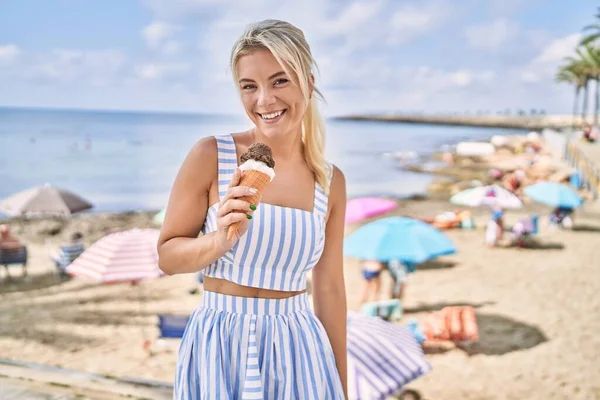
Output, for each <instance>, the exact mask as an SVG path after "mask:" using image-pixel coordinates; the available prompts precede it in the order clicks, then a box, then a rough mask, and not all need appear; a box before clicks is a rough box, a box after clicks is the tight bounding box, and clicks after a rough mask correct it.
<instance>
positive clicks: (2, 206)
mask: <svg viewBox="0 0 600 400" xmlns="http://www.w3.org/2000/svg"><path fill="white" fill-rule="evenodd" d="M92 207H93V206H92V204H91V203H90V202H88V201H87V200H85V199H83V198H81V197H80V196H78V195H76V194H75V193H72V192H70V191H68V190H65V189H60V188H57V187H54V186H52V185H50V184H48V183H47V184H45V185H42V186H37V187H34V188H31V189H27V190H24V191H22V192H19V193H16V194H14V195H12V196H10V197H7V198H6V199H4V200H2V201H0V211H2V212H4V213H5V214H8V215H13V216H14V215H25V214H55V215H71V214H73V213H76V212H79V211H83V210H88V209H90V208H92Z"/></svg>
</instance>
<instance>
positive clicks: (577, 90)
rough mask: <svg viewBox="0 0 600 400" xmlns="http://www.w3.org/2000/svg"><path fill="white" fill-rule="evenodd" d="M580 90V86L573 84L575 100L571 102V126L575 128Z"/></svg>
mask: <svg viewBox="0 0 600 400" xmlns="http://www.w3.org/2000/svg"><path fill="white" fill-rule="evenodd" d="M580 92H581V86H579V85H575V101H574V102H573V120H572V122H571V128H573V129H575V125H577V123H576V122H575V121H576V120H577V114H578V113H577V106H578V103H579V93H580Z"/></svg>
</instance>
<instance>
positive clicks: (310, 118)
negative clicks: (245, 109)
mask: <svg viewBox="0 0 600 400" xmlns="http://www.w3.org/2000/svg"><path fill="white" fill-rule="evenodd" d="M257 50H269V51H270V52H271V54H273V56H274V57H275V59H276V60H277V62H279V64H280V65H281V67H282V68H283V70H284V71H285V72H286V73H287V75H288V76H289V77H290V78H291V79H292V81H294V83H295V84H296V85H298V86H299V87H300V90H301V91H302V94H303V95H304V100H305V101H306V104H307V105H308V106H307V108H306V112H305V113H304V116H303V118H302V142H303V144H304V159H305V160H306V164H308V166H309V168H310V169H311V170H312V171H313V173H314V174H315V180H316V181H317V183H318V184H319V185H320V186H321V187H322V188H323V190H324V191H325V194H329V180H330V176H331V174H332V172H333V171H332V170H328V168H329V165H328V164H327V162H326V161H325V124H324V122H323V118H322V117H321V113H320V112H319V107H318V103H317V97H318V98H319V99H321V100H323V95H322V94H321V92H320V91H319V90H318V89H317V88H316V87H315V86H314V85H311V83H310V79H311V77H312V76H314V75H313V73H312V70H313V68H314V69H315V70H317V64H316V62H315V60H314V58H313V56H312V54H311V52H310V46H309V45H308V43H307V41H306V38H305V37H304V33H303V32H302V31H301V30H300V29H298V28H296V27H295V26H294V25H292V24H290V23H288V22H285V21H279V20H274V19H266V20H264V21H260V22H256V23H253V24H250V25H248V26H247V27H246V29H245V31H244V33H243V34H242V36H240V37H239V38H238V40H237V41H236V42H235V44H234V46H233V49H232V50H231V58H230V67H231V71H232V73H233V77H234V80H235V82H236V83H237V81H238V79H239V77H238V76H237V63H238V61H239V59H240V58H241V57H242V56H245V55H247V54H250V53H252V52H254V51H257ZM288 67H289V68H291V71H289V70H288ZM290 72H292V73H290ZM311 86H312V87H311ZM311 88H312V92H313V93H314V94H315V96H311Z"/></svg>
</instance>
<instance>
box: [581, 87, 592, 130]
mask: <svg viewBox="0 0 600 400" xmlns="http://www.w3.org/2000/svg"><path fill="white" fill-rule="evenodd" d="M589 86H590V85H589V81H586V82H585V85H584V86H583V105H582V106H581V126H582V127H583V126H584V125H585V124H586V116H587V109H588V88H589Z"/></svg>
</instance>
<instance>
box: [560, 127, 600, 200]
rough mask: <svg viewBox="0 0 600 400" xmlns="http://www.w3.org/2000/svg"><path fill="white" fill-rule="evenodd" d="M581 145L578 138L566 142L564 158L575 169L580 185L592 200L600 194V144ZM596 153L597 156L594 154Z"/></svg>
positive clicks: (596, 198)
mask: <svg viewBox="0 0 600 400" xmlns="http://www.w3.org/2000/svg"><path fill="white" fill-rule="evenodd" d="M590 146H592V145H588V146H583V145H582V143H581V142H580V141H579V139H578V138H571V139H570V140H568V141H567V143H566V146H565V147H566V150H565V159H566V160H567V162H568V163H569V164H570V165H571V166H572V167H574V168H575V169H576V170H577V173H578V175H579V177H580V180H581V185H582V187H584V188H586V189H587V190H589V192H590V193H591V194H592V198H593V199H594V200H598V196H599V194H600V146H599V145H596V146H595V148H592V147H590ZM594 153H596V155H597V156H594Z"/></svg>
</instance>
